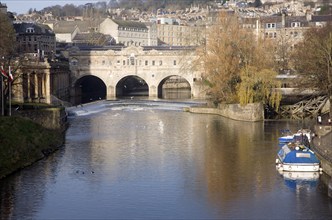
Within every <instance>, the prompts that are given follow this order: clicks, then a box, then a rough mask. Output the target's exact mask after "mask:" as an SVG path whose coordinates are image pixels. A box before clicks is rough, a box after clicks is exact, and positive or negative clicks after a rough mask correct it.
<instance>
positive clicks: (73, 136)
mask: <svg viewBox="0 0 332 220" xmlns="http://www.w3.org/2000/svg"><path fill="white" fill-rule="evenodd" d="M190 105H193V103H189V102H182V103H177V102H166V101H164V102H154V101H132V100H128V101H118V102H116V101H115V102H106V101H102V102H98V103H95V104H89V105H85V106H83V107H77V108H76V109H75V108H73V109H72V114H71V115H74V116H71V117H70V127H69V129H68V130H67V133H66V142H65V145H64V146H63V148H61V149H60V150H59V151H57V152H56V153H55V154H53V155H51V156H49V157H48V158H46V159H43V160H41V161H38V162H37V163H35V164H33V165H32V166H30V167H28V168H26V169H23V170H21V171H19V172H16V173H14V174H12V175H10V176H8V177H6V178H5V179H3V180H1V182H0V202H1V204H0V207H1V210H0V215H1V219H331V217H332V201H331V199H330V198H329V197H328V195H327V186H326V185H325V184H324V183H323V181H322V178H323V177H324V174H321V175H317V176H312V178H311V179H310V180H308V179H307V180H299V179H298V180H292V179H291V178H290V177H291V176H289V175H290V174H288V176H283V175H282V174H280V173H279V172H278V171H277V170H276V168H275V157H276V153H277V151H278V144H277V138H278V136H280V135H281V130H282V129H286V128H287V129H290V130H293V131H295V130H297V129H299V128H302V127H303V126H306V125H305V124H304V123H303V122H298V121H267V122H256V123H250V122H240V121H234V120H230V119H227V118H223V117H221V116H216V115H204V114H192V113H188V112H183V111H182V108H183V107H185V106H190ZM313 175H314V174H313Z"/></svg>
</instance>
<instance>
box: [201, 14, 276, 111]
mask: <svg viewBox="0 0 332 220" xmlns="http://www.w3.org/2000/svg"><path fill="white" fill-rule="evenodd" d="M195 65H196V66H200V67H201V68H202V69H203V81H204V82H205V83H206V85H208V87H209V89H208V90H209V91H208V92H209V94H210V95H211V98H212V99H213V101H214V102H217V103H218V102H233V103H235V102H236V103H238V102H240V103H242V104H247V103H251V102H259V101H260V102H263V103H264V104H270V105H271V106H274V107H277V108H278V106H279V103H280V99H281V96H280V94H279V93H278V92H277V91H276V90H275V88H276V87H278V86H279V84H278V82H277V80H276V77H275V76H276V75H277V73H276V71H275V70H274V66H275V65H274V47H272V46H271V45H270V44H269V42H268V41H264V40H256V37H255V36H254V34H253V33H252V32H251V31H248V30H246V29H242V28H240V24H239V18H238V17H237V16H236V15H233V14H227V13H221V14H220V17H219V19H218V21H217V23H216V24H215V25H213V26H211V27H209V29H208V30H207V41H206V45H205V46H203V47H200V48H199V49H198V59H197V60H196V62H195Z"/></svg>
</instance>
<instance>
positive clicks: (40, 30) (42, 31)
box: [13, 22, 55, 36]
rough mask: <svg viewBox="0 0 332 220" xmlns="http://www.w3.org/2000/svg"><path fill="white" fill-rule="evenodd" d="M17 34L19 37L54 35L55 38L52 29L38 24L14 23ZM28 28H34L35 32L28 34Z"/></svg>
mask: <svg viewBox="0 0 332 220" xmlns="http://www.w3.org/2000/svg"><path fill="white" fill-rule="evenodd" d="M13 25H14V29H15V32H16V33H17V34H19V35H52V36H55V34H54V32H53V31H52V29H51V28H50V27H49V26H47V25H42V24H37V23H28V22H19V23H14V24H13ZM28 28H33V29H34V32H30V33H29V32H27V31H26V30H27V29H28Z"/></svg>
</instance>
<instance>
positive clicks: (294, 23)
mask: <svg viewBox="0 0 332 220" xmlns="http://www.w3.org/2000/svg"><path fill="white" fill-rule="evenodd" d="M291 27H301V22H292V23H291Z"/></svg>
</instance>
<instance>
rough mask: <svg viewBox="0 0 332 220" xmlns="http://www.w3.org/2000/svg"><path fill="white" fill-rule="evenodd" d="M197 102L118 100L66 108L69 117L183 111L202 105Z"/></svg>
mask: <svg viewBox="0 0 332 220" xmlns="http://www.w3.org/2000/svg"><path fill="white" fill-rule="evenodd" d="M203 104H205V103H203V102H198V101H187V102H175V101H174V102H172V101H150V100H119V101H98V102H93V103H87V104H82V105H77V106H74V107H69V108H67V109H66V110H67V112H68V115H69V116H76V117H77V116H87V115H92V114H96V113H101V112H104V111H151V110H168V111H183V108H185V107H189V106H197V105H203Z"/></svg>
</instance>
